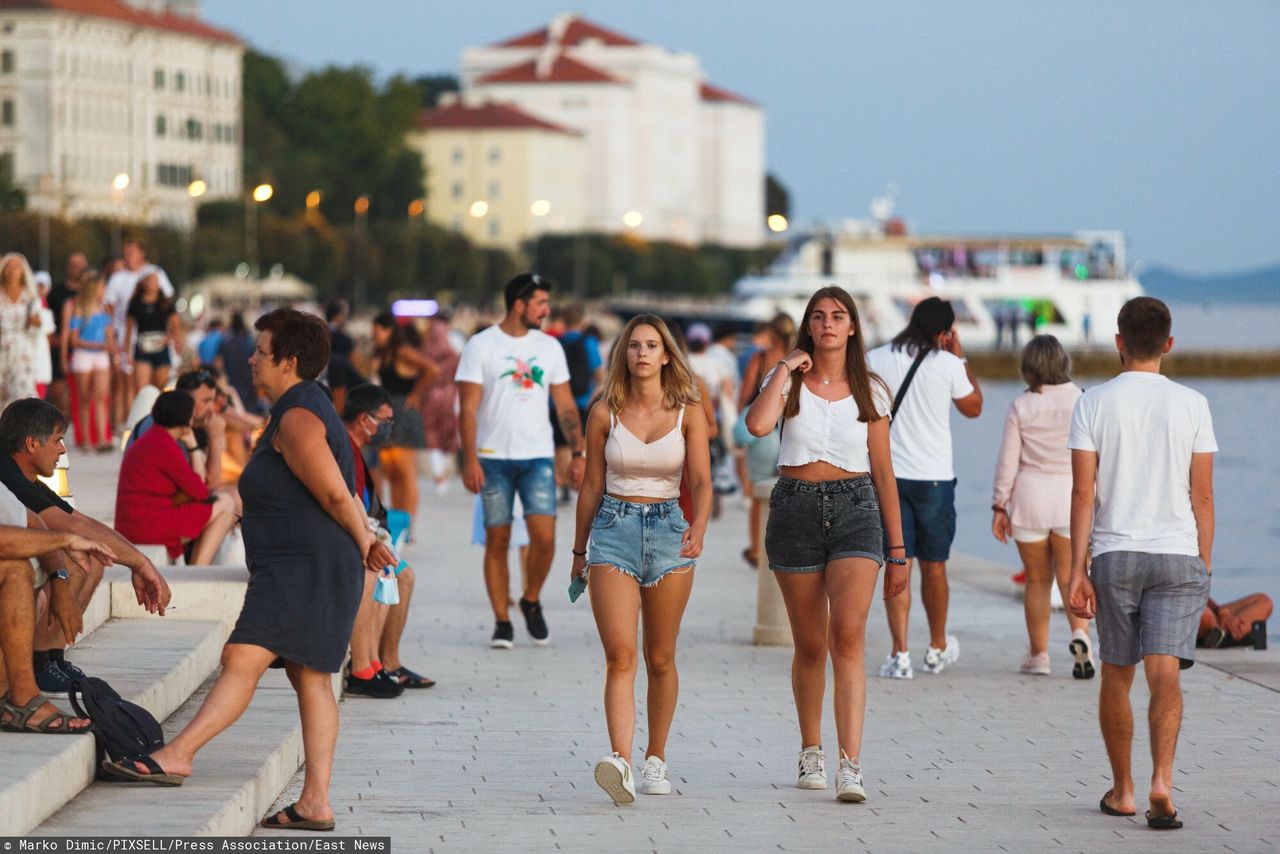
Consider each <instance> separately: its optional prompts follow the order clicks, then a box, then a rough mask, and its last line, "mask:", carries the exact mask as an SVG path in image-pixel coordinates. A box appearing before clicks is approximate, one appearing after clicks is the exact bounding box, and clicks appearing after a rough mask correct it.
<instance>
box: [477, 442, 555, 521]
mask: <svg viewBox="0 0 1280 854" xmlns="http://www.w3.org/2000/svg"><path fill="white" fill-rule="evenodd" d="M480 468H482V469H484V489H482V490H480V503H481V505H482V506H483V507H484V526H485V527H486V528H498V527H501V526H503V525H510V524H511V512H512V509H513V508H514V506H515V500H516V493H519V494H520V504H521V506H522V507H523V508H524V515H526V516H554V515H556V467H555V463H554V462H553V461H552V459H551V458H550V457H539V458H538V459H534V460H495V459H488V458H486V457H481V458H480Z"/></svg>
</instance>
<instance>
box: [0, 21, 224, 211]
mask: <svg viewBox="0 0 1280 854" xmlns="http://www.w3.org/2000/svg"><path fill="white" fill-rule="evenodd" d="M199 11H200V4H199V0H0V160H3V161H4V162H5V163H6V164H7V166H8V168H9V170H10V174H12V175H13V176H14V179H15V180H16V182H17V183H18V184H20V185H21V186H23V187H24V188H25V189H26V190H27V195H28V205H29V207H31V208H33V209H35V210H47V211H50V212H51V213H55V214H57V215H61V216H66V217H70V218H78V217H103V218H110V219H122V220H126V221H135V222H147V223H154V222H166V223H169V224H172V225H176V226H179V227H190V226H191V225H193V224H194V221H195V208H196V205H197V204H198V202H197V196H200V197H202V199H203V200H205V201H207V200H210V199H215V198H232V197H238V196H239V195H240V193H241V162H242V150H243V147H242V143H241V134H242V128H241V115H242V112H243V108H242V103H243V98H242V92H241V62H242V59H243V55H244V44H243V42H242V41H241V40H240V39H239V38H238V37H237V36H236V35H234V34H233V33H230V32H227V31H226V30H222V29H219V28H217V27H214V26H212V25H210V24H208V23H206V22H205V21H203V20H201V19H200V17H199Z"/></svg>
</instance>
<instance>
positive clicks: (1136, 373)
mask: <svg viewBox="0 0 1280 854" xmlns="http://www.w3.org/2000/svg"><path fill="white" fill-rule="evenodd" d="M1116 325H1117V327H1118V328H1119V330H1120V331H1119V334H1117V335H1116V349H1117V350H1119V351H1120V362H1121V365H1122V367H1123V369H1124V370H1123V372H1122V373H1121V374H1120V375H1119V376H1117V377H1116V378H1115V379H1113V380H1111V381H1109V382H1107V383H1104V384H1103V385H1100V386H1098V387H1096V388H1092V389H1089V390H1088V391H1086V392H1085V393H1084V396H1083V397H1081V398H1080V400H1079V401H1077V402H1076V406H1075V411H1074V412H1073V413H1072V417H1071V437H1070V440H1069V442H1068V445H1069V447H1070V448H1071V469H1072V491H1071V587H1070V590H1069V594H1068V604H1069V607H1070V608H1071V610H1072V612H1073V613H1075V614H1076V616H1079V617H1083V618H1085V619H1088V618H1090V617H1093V616H1094V614H1095V613H1096V614H1097V618H1098V652H1099V657H1100V658H1101V659H1102V689H1101V697H1100V699H1099V704H1098V717H1099V722H1100V724H1101V727H1102V738H1103V742H1104V743H1105V745H1106V749H1107V756H1108V758H1109V759H1110V761H1111V780H1112V783H1113V785H1112V787H1111V789H1110V790H1109V791H1108V792H1107V793H1106V794H1105V795H1103V796H1102V800H1101V801H1100V802H1099V804H1098V806H1099V809H1101V810H1102V812H1104V813H1106V814H1107V815H1124V816H1130V815H1134V814H1136V812H1137V807H1136V805H1135V803H1134V791H1133V776H1132V773H1131V766H1130V746H1131V744H1130V743H1131V741H1132V740H1133V711H1132V709H1131V707H1130V705H1129V689H1130V686H1132V684H1133V677H1134V673H1135V669H1136V667H1137V664H1138V662H1139V661H1141V662H1142V665H1143V670H1144V671H1145V673H1146V677H1147V686H1148V688H1149V689H1150V692H1151V702H1150V707H1149V711H1148V715H1147V720H1148V723H1149V726H1150V729H1151V754H1152V764H1153V766H1154V767H1153V768H1152V772H1151V790H1150V793H1149V794H1148V801H1149V803H1150V809H1149V810H1148V811H1147V813H1146V819H1147V825H1148V826H1149V827H1152V828H1156V829H1159V830H1173V829H1177V828H1179V827H1181V826H1182V822H1181V821H1180V820H1179V819H1178V811H1177V810H1176V809H1175V808H1174V805H1173V799H1172V791H1173V756H1174V746H1175V745H1176V744H1177V741H1178V731H1179V729H1180V728H1181V725H1182V687H1181V684H1180V681H1179V675H1178V674H1179V670H1180V669H1182V668H1186V667H1190V666H1191V665H1192V664H1193V663H1194V659H1195V648H1196V630H1197V629H1198V628H1199V625H1200V614H1201V612H1202V611H1203V610H1204V607H1205V603H1206V602H1207V601H1208V598H1209V576H1210V574H1211V571H1212V570H1211V567H1212V563H1211V555H1212V551H1213V522H1214V519H1213V455H1214V453H1215V452H1216V451H1217V450H1218V445H1217V441H1216V440H1215V439H1214V435H1213V419H1212V418H1211V416H1210V415H1209V404H1208V402H1207V401H1206V400H1205V398H1204V396H1203V395H1201V394H1199V393H1198V392H1195V391H1192V390H1191V389H1189V388H1186V387H1185V386H1181V385H1178V384H1177V383H1175V382H1172V381H1170V380H1169V379H1166V378H1165V377H1163V376H1161V374H1160V360H1161V358H1162V357H1163V356H1164V354H1165V353H1168V352H1169V350H1170V348H1172V346H1173V339H1172V338H1171V337H1170V336H1169V333H1170V331H1171V329H1172V319H1171V318H1170V316H1169V309H1168V307H1167V306H1166V305H1165V304H1164V303H1162V302H1160V300H1158V299H1153V298H1151V297H1136V298H1134V299H1131V300H1129V301H1128V302H1127V303H1125V304H1124V306H1123V307H1122V308H1121V309H1120V315H1119V317H1118V318H1117V324H1116ZM1091 558H1092V565H1090V559H1091Z"/></svg>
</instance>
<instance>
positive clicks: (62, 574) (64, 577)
mask: <svg viewBox="0 0 1280 854" xmlns="http://www.w3.org/2000/svg"><path fill="white" fill-rule="evenodd" d="M55 578H56V579H58V580H59V581H70V580H71V574H70V573H69V572H67V571H66V570H65V569H55V570H54V571H53V572H51V573H49V580H50V581H52V580H54V579H55Z"/></svg>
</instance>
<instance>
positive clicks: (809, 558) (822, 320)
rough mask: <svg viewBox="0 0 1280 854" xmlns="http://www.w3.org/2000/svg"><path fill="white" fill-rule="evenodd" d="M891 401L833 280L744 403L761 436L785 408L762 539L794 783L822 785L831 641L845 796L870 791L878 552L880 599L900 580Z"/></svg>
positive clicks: (854, 315) (903, 576)
mask: <svg viewBox="0 0 1280 854" xmlns="http://www.w3.org/2000/svg"><path fill="white" fill-rule="evenodd" d="M891 405H892V401H891V400H890V398H889V392H888V389H886V388H885V385H884V383H883V382H881V381H880V378H879V377H877V376H875V375H874V374H872V373H871V372H870V371H869V370H868V369H867V356H866V351H865V349H864V346H863V338H862V326H861V324H860V323H859V321H858V310H857V307H856V306H855V305H854V304H853V299H852V298H851V297H850V296H849V294H848V293H846V292H845V291H844V289H842V288H839V287H836V286H834V285H831V286H829V287H825V288H822V289H820V290H819V291H818V292H817V293H815V294H814V295H813V296H812V297H811V298H810V299H809V304H808V305H807V306H806V308H805V312H804V316H803V317H802V318H801V322H800V324H799V326H798V328H797V332H796V344H795V349H793V350H792V351H791V352H790V353H789V354H787V356H786V358H784V359H782V360H780V361H779V362H778V363H777V365H775V366H774V368H773V370H772V371H771V372H770V373H769V375H768V376H767V377H765V381H764V388H763V389H762V390H761V392H760V394H759V396H758V397H757V398H756V399H755V402H754V403H752V404H751V409H750V410H749V411H748V413H747V429H748V430H749V431H750V432H751V434H752V435H753V436H767V435H768V434H769V433H770V432H772V431H773V429H774V427H775V426H776V425H777V424H778V421H779V419H781V420H782V438H781V443H780V448H779V452H778V471H779V474H780V475H781V476H780V477H779V478H778V482H777V485H776V486H774V489H773V494H772V495H771V496H770V497H769V523H768V526H767V528H766V531H765V544H764V546H765V552H766V553H767V554H768V557H769V568H770V569H772V570H773V573H774V577H775V578H777V580H778V586H779V587H780V588H781V589H782V598H783V601H784V602H785V603H786V607H787V618H788V620H789V621H790V623H791V633H792V635H793V637H794V638H795V654H794V657H793V658H792V662H791V688H792V692H793V693H794V695H795V702H796V713H797V716H798V717H799V719H800V746H801V749H800V762H799V779H798V781H797V783H796V785H797V786H798V787H799V788H801V789H825V788H826V787H827V775H826V765H825V756H824V754H823V751H822V706H823V694H824V693H825V690H826V669H827V656H828V652H829V653H830V656H831V664H832V670H833V672H834V675H835V691H834V696H835V715H836V740H837V742H838V744H839V748H840V771H839V778H838V783H837V789H836V797H837V798H838V799H839V800H841V801H853V802H860V801H864V800H866V797H867V795H866V791H865V789H864V788H863V784H862V766H861V762H860V759H859V754H860V751H861V748H862V723H863V715H864V711H865V707H866V688H867V681H866V680H867V677H866V670H865V667H864V665H863V648H864V646H865V640H866V627H867V612H868V611H869V610H870V608H871V599H872V597H873V595H874V594H875V588H876V579H877V577H878V576H879V570H880V565H881V563H882V562H886V561H887V562H888V564H889V569H888V571H887V572H886V573H885V579H884V596H885V598H886V599H890V598H892V597H894V596H897V595H898V594H900V593H901V592H902V591H903V590H905V589H906V586H907V561H906V558H905V556H904V555H905V549H904V548H903V544H902V519H901V516H900V514H899V509H898V489H897V484H896V482H895V481H894V477H893V463H892V461H891V460H890V457H889V418H888V415H889V411H890V408H891ZM885 536H888V538H889V543H888V544H887V545H886V544H885V543H884V537H885Z"/></svg>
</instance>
